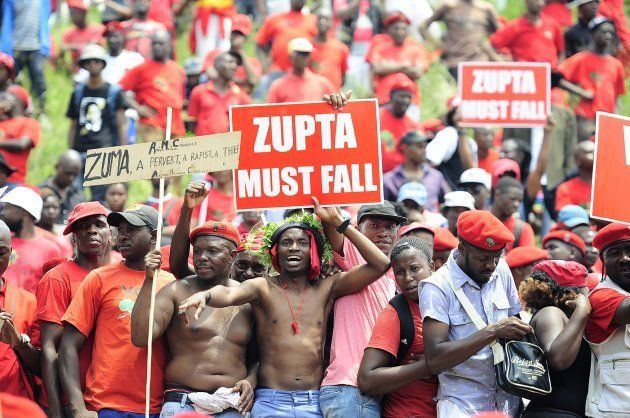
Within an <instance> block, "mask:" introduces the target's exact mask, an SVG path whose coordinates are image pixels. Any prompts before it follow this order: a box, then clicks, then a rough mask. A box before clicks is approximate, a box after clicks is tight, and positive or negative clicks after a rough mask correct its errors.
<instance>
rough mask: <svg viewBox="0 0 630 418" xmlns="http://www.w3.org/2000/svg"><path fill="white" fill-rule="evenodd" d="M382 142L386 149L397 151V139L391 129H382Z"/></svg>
mask: <svg viewBox="0 0 630 418" xmlns="http://www.w3.org/2000/svg"><path fill="white" fill-rule="evenodd" d="M381 144H383V148H384V149H385V151H388V152H392V151H396V141H395V140H394V135H393V134H392V133H391V132H389V131H381Z"/></svg>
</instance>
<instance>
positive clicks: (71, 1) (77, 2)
mask: <svg viewBox="0 0 630 418" xmlns="http://www.w3.org/2000/svg"><path fill="white" fill-rule="evenodd" d="M67 3H68V7H72V8H73V9H80V10H85V11H87V6H86V5H85V2H84V1H83V0H68V1H67Z"/></svg>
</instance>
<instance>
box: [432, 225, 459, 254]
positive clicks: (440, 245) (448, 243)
mask: <svg viewBox="0 0 630 418" xmlns="http://www.w3.org/2000/svg"><path fill="white" fill-rule="evenodd" d="M458 245H459V240H458V239H457V237H455V235H453V234H452V233H451V231H449V230H448V228H437V229H436V230H435V238H434V240H433V251H449V250H452V249H453V248H457V246H458Z"/></svg>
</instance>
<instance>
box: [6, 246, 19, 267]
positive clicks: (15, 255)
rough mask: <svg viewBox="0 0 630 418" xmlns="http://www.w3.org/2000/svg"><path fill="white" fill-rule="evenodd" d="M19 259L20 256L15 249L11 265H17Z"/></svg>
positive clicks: (11, 256)
mask: <svg viewBox="0 0 630 418" xmlns="http://www.w3.org/2000/svg"><path fill="white" fill-rule="evenodd" d="M19 258H20V254H18V252H17V250H16V249H15V248H14V249H13V251H11V255H10V256H9V265H13V264H15V263H16V262H17V261H18V259H19Z"/></svg>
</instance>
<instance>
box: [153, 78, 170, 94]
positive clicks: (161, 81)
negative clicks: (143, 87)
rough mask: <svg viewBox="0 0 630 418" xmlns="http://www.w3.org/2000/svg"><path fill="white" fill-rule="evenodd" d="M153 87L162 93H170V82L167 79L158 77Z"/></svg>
mask: <svg viewBox="0 0 630 418" xmlns="http://www.w3.org/2000/svg"><path fill="white" fill-rule="evenodd" d="M153 86H154V87H155V88H156V89H158V90H160V91H162V92H165V91H168V81H166V79H165V78H162V77H156V78H155V80H153Z"/></svg>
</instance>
